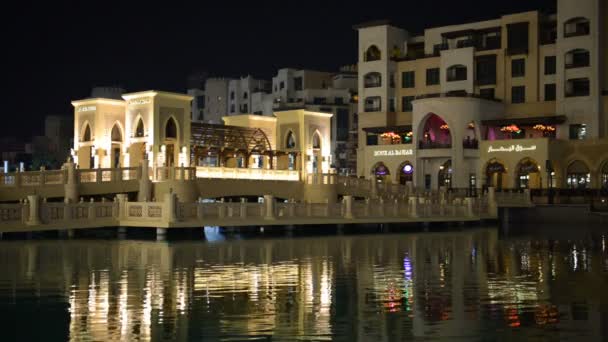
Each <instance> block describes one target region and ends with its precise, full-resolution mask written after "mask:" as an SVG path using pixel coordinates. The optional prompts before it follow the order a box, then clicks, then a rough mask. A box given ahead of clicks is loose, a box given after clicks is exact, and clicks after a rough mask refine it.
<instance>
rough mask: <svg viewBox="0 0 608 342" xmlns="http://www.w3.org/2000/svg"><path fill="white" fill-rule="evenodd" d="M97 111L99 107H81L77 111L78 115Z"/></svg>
mask: <svg viewBox="0 0 608 342" xmlns="http://www.w3.org/2000/svg"><path fill="white" fill-rule="evenodd" d="M96 110H97V106H80V107H78V109H77V110H76V111H77V112H78V113H82V112H94V111H96Z"/></svg>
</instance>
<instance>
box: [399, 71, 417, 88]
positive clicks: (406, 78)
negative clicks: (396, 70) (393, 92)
mask: <svg viewBox="0 0 608 342" xmlns="http://www.w3.org/2000/svg"><path fill="white" fill-rule="evenodd" d="M415 86H416V74H415V72H414V71H404V72H402V73H401V87H402V88H414V87H415Z"/></svg>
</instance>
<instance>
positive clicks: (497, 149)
mask: <svg viewBox="0 0 608 342" xmlns="http://www.w3.org/2000/svg"><path fill="white" fill-rule="evenodd" d="M526 151H536V145H530V146H523V145H511V146H507V147H505V146H500V147H492V146H490V147H488V153H495V152H526Z"/></svg>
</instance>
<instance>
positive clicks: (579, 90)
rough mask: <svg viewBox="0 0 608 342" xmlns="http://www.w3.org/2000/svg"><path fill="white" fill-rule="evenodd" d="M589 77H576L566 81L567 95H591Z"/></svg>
mask: <svg viewBox="0 0 608 342" xmlns="http://www.w3.org/2000/svg"><path fill="white" fill-rule="evenodd" d="M589 92H590V89H589V79H588V78H575V79H571V80H568V81H567V82H566V97H575V96H589Z"/></svg>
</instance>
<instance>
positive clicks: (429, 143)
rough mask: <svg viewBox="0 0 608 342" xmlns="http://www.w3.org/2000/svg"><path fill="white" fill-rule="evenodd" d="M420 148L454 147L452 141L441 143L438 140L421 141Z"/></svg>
mask: <svg viewBox="0 0 608 342" xmlns="http://www.w3.org/2000/svg"><path fill="white" fill-rule="evenodd" d="M418 148H419V149H421V150H425V149H439V148H452V144H450V143H441V142H437V141H422V140H421V141H419V142H418Z"/></svg>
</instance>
